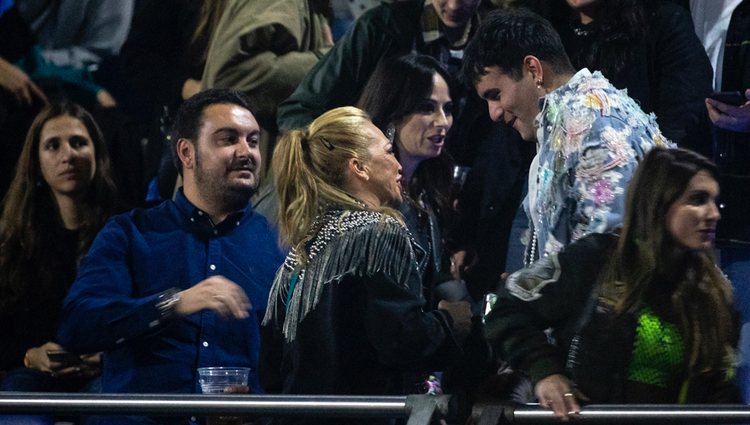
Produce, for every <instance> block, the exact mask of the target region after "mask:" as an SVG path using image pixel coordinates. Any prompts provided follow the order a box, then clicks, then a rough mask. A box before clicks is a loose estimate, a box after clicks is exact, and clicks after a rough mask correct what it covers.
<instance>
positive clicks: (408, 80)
mask: <svg viewBox="0 0 750 425" xmlns="http://www.w3.org/2000/svg"><path fill="white" fill-rule="evenodd" d="M452 87H453V82H452V79H451V77H450V76H449V75H448V73H447V72H446V71H445V69H444V68H443V67H442V65H440V63H439V62H438V61H436V60H435V59H433V58H432V57H430V56H426V55H414V54H413V55H406V56H399V57H393V58H389V59H385V60H384V61H382V62H381V63H380V64H379V65H378V67H377V68H376V69H375V72H374V73H373V74H372V76H371V77H370V79H369V80H368V83H367V85H366V86H365V88H364V90H363V92H362V96H361V97H360V99H359V103H358V105H359V107H361V108H362V109H363V110H364V111H366V112H367V113H368V114H369V115H370V116H371V117H372V121H373V123H374V124H375V125H376V126H377V127H378V128H380V129H381V130H382V131H383V132H384V133H385V134H386V135H388V137H390V138H391V140H392V141H393V151H394V154H395V155H396V158H397V159H398V161H399V163H400V164H401V166H402V168H403V179H402V180H401V187H402V189H403V194H404V195H405V196H404V202H403V203H402V204H401V206H400V208H399V210H400V212H401V214H403V216H404V219H405V222H406V225H407V227H408V228H409V230H410V231H411V233H412V234H413V235H414V237H415V238H416V240H417V243H418V244H419V245H420V247H421V248H422V249H423V250H424V251H425V252H426V253H427V256H426V258H427V259H428V260H429V261H425V262H423V263H422V264H421V267H420V271H421V273H422V276H423V283H424V285H425V288H427V289H428V291H427V293H426V295H427V297H428V299H430V298H432V297H431V296H432V293H431V289H432V288H433V286H434V285H435V284H436V283H440V282H442V281H446V280H448V279H451V275H450V274H449V273H448V270H447V267H444V265H445V263H447V262H448V255H447V253H446V252H445V249H444V243H443V237H444V236H445V234H446V227H447V226H448V224H449V222H450V218H451V216H452V213H453V207H452V205H451V202H452V200H451V199H450V193H449V191H450V188H451V179H452V174H451V173H452V165H453V160H452V158H451V157H450V155H449V154H448V152H447V151H446V150H445V142H446V136H447V134H448V131H449V130H450V128H451V126H452V124H453V101H452V99H453V96H452V91H453V90H452ZM431 301H432V302H431V304H433V305H434V303H435V302H436V300H431Z"/></svg>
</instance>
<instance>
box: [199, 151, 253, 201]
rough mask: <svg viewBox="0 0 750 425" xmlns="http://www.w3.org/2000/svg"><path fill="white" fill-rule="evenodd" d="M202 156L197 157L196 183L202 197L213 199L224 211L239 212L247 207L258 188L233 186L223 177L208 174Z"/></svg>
mask: <svg viewBox="0 0 750 425" xmlns="http://www.w3.org/2000/svg"><path fill="white" fill-rule="evenodd" d="M201 162H202V161H201V160H200V156H199V155H196V157H195V182H196V185H197V186H198V190H199V191H200V192H201V195H202V196H203V197H204V198H206V199H211V200H212V201H213V203H214V204H216V205H217V206H220V208H221V209H222V210H224V211H239V210H241V209H244V208H245V207H247V205H248V203H249V202H250V197H252V196H253V194H254V193H255V190H256V188H257V187H258V183H257V180H256V182H255V184H254V185H251V186H248V185H231V184H230V183H229V182H227V181H226V180H224V179H223V178H221V177H217V176H215V175H213V174H211V173H208V172H206V171H205V170H204V169H203V167H202V164H201ZM255 177H256V179H257V175H255Z"/></svg>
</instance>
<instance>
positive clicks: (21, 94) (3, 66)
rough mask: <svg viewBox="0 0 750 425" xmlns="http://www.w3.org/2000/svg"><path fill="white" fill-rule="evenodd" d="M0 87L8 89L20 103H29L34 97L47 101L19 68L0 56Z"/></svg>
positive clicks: (42, 93)
mask: <svg viewBox="0 0 750 425" xmlns="http://www.w3.org/2000/svg"><path fill="white" fill-rule="evenodd" d="M0 87H2V88H4V89H5V90H7V91H9V92H10V93H11V94H12V95H13V97H14V98H15V99H16V101H17V102H18V103H19V104H21V105H31V104H32V103H34V98H38V99H40V100H42V101H43V102H44V103H47V96H45V95H44V92H43V91H42V89H40V88H39V86H37V85H36V84H35V83H34V82H33V81H32V80H31V77H29V76H28V74H26V73H25V72H23V71H22V70H21V68H19V67H17V66H15V65H13V64H12V63H10V62H8V61H7V60H5V59H3V58H0Z"/></svg>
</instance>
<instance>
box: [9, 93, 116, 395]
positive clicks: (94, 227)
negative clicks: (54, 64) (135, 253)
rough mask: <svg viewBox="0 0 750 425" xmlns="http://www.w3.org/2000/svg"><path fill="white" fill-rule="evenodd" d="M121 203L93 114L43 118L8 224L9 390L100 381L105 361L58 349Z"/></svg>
mask: <svg viewBox="0 0 750 425" xmlns="http://www.w3.org/2000/svg"><path fill="white" fill-rule="evenodd" d="M116 200H117V194H116V189H115V185H114V183H113V181H112V178H111V175H110V166H109V156H108V154H107V148H106V145H105V143H104V140H103V138H102V134H101V131H100V130H99V127H98V126H97V124H96V123H95V122H94V119H93V118H92V117H91V115H90V114H89V113H88V112H87V111H86V110H84V109H83V108H82V107H81V106H79V105H76V104H71V103H62V104H53V105H50V106H48V107H46V108H45V109H44V110H42V111H41V112H40V113H39V115H37V117H36V118H35V119H34V122H33V124H32V125H31V128H30V129H29V131H28V133H27V136H26V141H25V143H24V146H23V150H22V153H21V157H20V159H19V162H18V166H17V169H16V174H15V178H14V179H13V182H12V184H11V187H10V190H9V191H8V193H7V194H6V196H5V198H4V201H3V209H2V216H0V320H1V321H2V323H3V326H2V330H1V331H0V338H1V339H2V341H3V347H2V350H1V351H0V371H5V372H8V373H7V376H6V377H5V379H4V380H3V382H2V388H3V389H4V390H10V391H56V390H57V391H75V390H77V389H79V388H80V387H81V386H83V385H84V384H85V383H87V382H88V381H89V380H90V379H91V377H92V376H95V375H96V374H97V373H98V370H99V365H98V356H96V355H84V356H70V355H68V354H67V353H65V351H64V347H61V346H60V345H59V344H57V343H55V342H54V341H55V334H56V332H57V323H58V314H59V311H60V307H61V305H62V300H63V298H64V297H65V294H66V293H67V291H68V288H69V286H70V284H71V283H72V282H73V280H74V278H75V275H76V272H77V268H78V262H79V260H80V259H81V257H82V256H83V255H84V254H85V253H86V251H87V249H88V247H89V245H90V244H91V242H92V240H93V239H94V236H95V235H96V233H97V232H98V231H99V229H100V228H101V227H102V225H103V224H104V222H105V221H106V220H107V218H108V217H109V216H110V214H111V213H112V212H113V210H114V208H115V204H116ZM53 352H58V354H51V353H53Z"/></svg>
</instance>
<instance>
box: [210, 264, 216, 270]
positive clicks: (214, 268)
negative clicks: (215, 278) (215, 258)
mask: <svg viewBox="0 0 750 425" xmlns="http://www.w3.org/2000/svg"><path fill="white" fill-rule="evenodd" d="M208 268H209V269H211V270H216V264H211V265H210V266H208Z"/></svg>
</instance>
